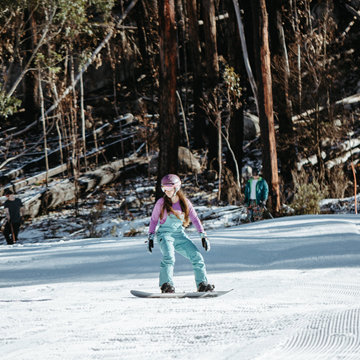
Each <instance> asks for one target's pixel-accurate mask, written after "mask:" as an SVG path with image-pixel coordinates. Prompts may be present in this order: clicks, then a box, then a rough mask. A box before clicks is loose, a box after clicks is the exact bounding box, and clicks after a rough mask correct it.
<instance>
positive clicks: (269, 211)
mask: <svg viewBox="0 0 360 360" xmlns="http://www.w3.org/2000/svg"><path fill="white" fill-rule="evenodd" d="M264 209H265V210H266V211H267V213H268V214H269V215H270V217H271V218H272V219H273V216H272V215H271V213H270V211H269V210H268V209H267V208H266V206H265V205H264Z"/></svg>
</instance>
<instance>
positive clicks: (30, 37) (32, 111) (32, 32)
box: [23, 9, 40, 124]
mask: <svg viewBox="0 0 360 360" xmlns="http://www.w3.org/2000/svg"><path fill="white" fill-rule="evenodd" d="M24 21H25V38H26V40H25V41H24V48H25V49H24V50H25V53H24V57H25V61H24V63H25V64H27V63H28V61H29V60H30V58H31V55H32V53H33V51H34V49H35V46H36V42H37V39H36V33H37V31H36V21H35V18H34V14H33V12H32V10H31V9H26V10H25V12H24ZM30 67H34V66H31V65H30ZM23 85H24V93H25V98H24V108H25V118H26V122H27V123H29V124H31V123H33V122H34V121H37V120H38V119H39V116H40V99H39V89H38V79H37V72H36V71H28V72H27V73H26V75H25V76H24V79H23Z"/></svg>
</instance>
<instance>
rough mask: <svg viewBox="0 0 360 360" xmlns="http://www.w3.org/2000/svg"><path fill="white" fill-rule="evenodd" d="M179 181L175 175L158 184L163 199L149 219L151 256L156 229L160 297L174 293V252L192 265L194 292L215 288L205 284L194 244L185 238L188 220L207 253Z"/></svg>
mask: <svg viewBox="0 0 360 360" xmlns="http://www.w3.org/2000/svg"><path fill="white" fill-rule="evenodd" d="M180 188H181V180H180V178H179V177H178V176H177V175H174V174H169V175H166V176H164V177H163V179H162V180H161V189H162V191H163V192H164V193H165V194H164V197H162V198H161V199H159V200H158V201H157V202H156V205H155V207H154V210H153V212H152V215H151V221H150V226H149V238H148V242H147V250H148V251H149V252H150V253H152V248H153V247H154V238H155V230H156V226H157V225H158V223H159V227H158V229H157V230H156V240H157V243H158V245H159V248H160V251H161V253H162V254H163V259H162V261H161V265H160V283H159V285H160V289H161V292H163V293H174V292H175V288H174V282H173V273H174V264H175V251H176V252H178V253H179V254H181V255H182V256H184V257H185V258H187V259H189V260H190V261H191V263H192V266H193V270H194V275H195V282H196V287H197V290H198V291H200V292H203V291H212V290H213V289H214V287H215V286H214V285H210V284H208V281H207V277H206V267H205V263H204V259H203V257H202V255H201V253H200V251H199V250H198V249H197V247H196V246H195V244H194V243H193V242H192V241H191V240H190V239H189V238H188V236H187V235H186V234H185V231H184V230H185V227H187V226H188V225H189V224H190V220H191V221H192V223H193V224H194V225H195V227H196V229H197V231H198V232H199V235H200V237H201V240H202V246H203V247H204V249H205V251H209V250H210V242H209V239H208V238H207V236H206V233H205V231H204V228H203V226H202V224H201V222H200V219H199V218H198V216H197V214H196V211H195V209H194V207H193V205H192V204H191V202H190V201H189V200H188V199H187V198H186V197H185V195H184V194H183V192H182V191H181V190H180Z"/></svg>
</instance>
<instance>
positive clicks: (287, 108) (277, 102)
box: [269, 0, 297, 183]
mask: <svg viewBox="0 0 360 360" xmlns="http://www.w3.org/2000/svg"><path fill="white" fill-rule="evenodd" d="M269 4H270V7H269V14H270V21H269V28H270V36H271V44H272V54H273V55H276V56H277V57H278V59H279V61H280V62H281V66H279V67H277V69H278V73H277V78H278V81H274V84H273V93H274V94H276V95H275V96H274V107H275V106H276V109H277V113H278V119H279V139H278V146H279V159H280V162H281V175H282V177H283V179H284V182H285V183H290V182H292V175H291V172H292V171H293V170H294V169H295V168H296V160H297V159H296V147H295V133H294V128H293V122H292V109H291V101H290V99H289V78H290V67H289V59H288V54H287V48H286V41H285V34H284V28H283V25H282V16H281V11H280V7H279V1H278V0H270V1H269Z"/></svg>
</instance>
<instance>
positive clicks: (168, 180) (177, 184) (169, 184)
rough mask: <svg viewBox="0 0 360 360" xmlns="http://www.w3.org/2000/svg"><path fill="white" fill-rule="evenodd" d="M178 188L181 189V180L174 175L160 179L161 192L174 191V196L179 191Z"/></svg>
mask: <svg viewBox="0 0 360 360" xmlns="http://www.w3.org/2000/svg"><path fill="white" fill-rule="evenodd" d="M180 188H181V180H180V178H179V177H178V176H177V175H175V174H168V175H165V176H164V177H163V178H162V179H161V190H162V191H165V190H171V189H175V194H176V193H177V192H178V191H179V190H180ZM175 194H174V195H175Z"/></svg>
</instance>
